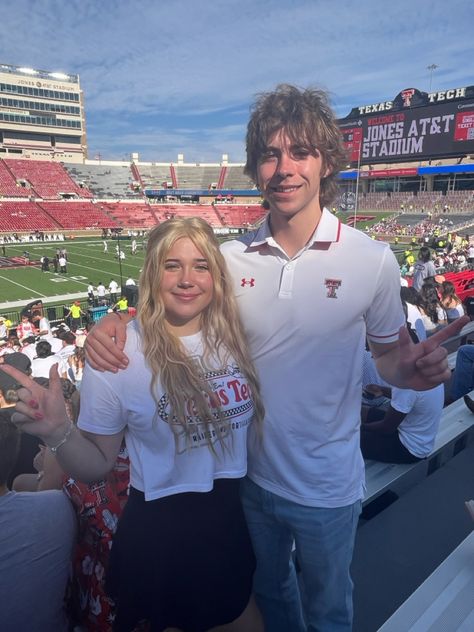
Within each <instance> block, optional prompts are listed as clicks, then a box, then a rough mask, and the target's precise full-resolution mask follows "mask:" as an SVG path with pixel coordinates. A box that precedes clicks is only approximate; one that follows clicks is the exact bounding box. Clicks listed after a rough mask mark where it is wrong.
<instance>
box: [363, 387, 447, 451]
mask: <svg viewBox="0 0 474 632" xmlns="http://www.w3.org/2000/svg"><path fill="white" fill-rule="evenodd" d="M370 386H371V389H370V392H371V393H372V394H373V395H374V396H375V397H378V396H379V397H380V396H386V397H390V398H391V399H390V406H389V407H388V410H386V411H377V410H374V409H373V410H371V411H370V412H369V416H368V419H367V422H366V423H363V424H362V427H361V437H360V442H361V450H362V455H363V456H364V458H366V459H373V460H375V461H382V462H385V463H416V462H417V461H420V460H422V459H425V458H426V457H428V456H429V455H430V454H431V452H432V450H433V446H434V442H435V439H436V433H437V432H438V427H439V422H440V419H441V412H442V410H443V406H444V386H443V384H440V385H439V386H436V387H435V388H432V389H430V390H428V391H413V390H411V389H401V388H392V389H390V388H387V387H384V386H376V385H370ZM377 413H380V414H378V415H377Z"/></svg>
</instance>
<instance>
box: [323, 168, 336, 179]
mask: <svg viewBox="0 0 474 632" xmlns="http://www.w3.org/2000/svg"><path fill="white" fill-rule="evenodd" d="M332 172H333V168H332V167H324V170H323V175H322V178H327V177H328V176H330V175H331V173H332ZM322 178H321V179H322Z"/></svg>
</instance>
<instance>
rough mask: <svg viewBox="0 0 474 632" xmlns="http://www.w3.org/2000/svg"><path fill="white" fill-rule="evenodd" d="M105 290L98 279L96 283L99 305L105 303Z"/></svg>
mask: <svg viewBox="0 0 474 632" xmlns="http://www.w3.org/2000/svg"><path fill="white" fill-rule="evenodd" d="M105 292H106V289H105V285H104V284H103V283H102V281H99V284H98V285H97V299H98V302H99V305H103V304H104V303H105Z"/></svg>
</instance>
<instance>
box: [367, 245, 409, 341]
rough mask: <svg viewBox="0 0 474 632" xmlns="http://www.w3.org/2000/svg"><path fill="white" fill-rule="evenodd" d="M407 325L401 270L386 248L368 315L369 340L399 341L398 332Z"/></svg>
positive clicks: (391, 253)
mask: <svg viewBox="0 0 474 632" xmlns="http://www.w3.org/2000/svg"><path fill="white" fill-rule="evenodd" d="M404 324H405V315H404V313H403V308H402V302H401V299H400V268H399V267H398V263H397V260H396V259H395V256H394V254H393V252H392V251H391V250H390V248H389V247H388V246H387V247H386V248H384V251H383V254H382V259H381V261H380V265H379V269H378V273H377V276H376V280H375V294H374V299H373V301H372V304H371V306H370V307H369V309H368V311H367V313H366V327H367V338H368V339H369V340H370V341H371V342H376V343H382V344H383V343H390V342H395V341H396V340H398V330H399V329H400V327H401V326H402V325H404Z"/></svg>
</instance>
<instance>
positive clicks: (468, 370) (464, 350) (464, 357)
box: [451, 345, 474, 399]
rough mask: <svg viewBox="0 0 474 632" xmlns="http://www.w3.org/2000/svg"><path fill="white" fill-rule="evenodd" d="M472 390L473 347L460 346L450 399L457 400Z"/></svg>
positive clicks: (473, 375)
mask: <svg viewBox="0 0 474 632" xmlns="http://www.w3.org/2000/svg"><path fill="white" fill-rule="evenodd" d="M473 388H474V345H462V346H460V347H459V349H458V352H457V355H456V368H455V369H454V375H453V381H452V384H451V397H452V398H453V399H459V398H460V397H463V395H467V393H469V391H472V389H473Z"/></svg>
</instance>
